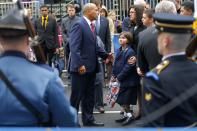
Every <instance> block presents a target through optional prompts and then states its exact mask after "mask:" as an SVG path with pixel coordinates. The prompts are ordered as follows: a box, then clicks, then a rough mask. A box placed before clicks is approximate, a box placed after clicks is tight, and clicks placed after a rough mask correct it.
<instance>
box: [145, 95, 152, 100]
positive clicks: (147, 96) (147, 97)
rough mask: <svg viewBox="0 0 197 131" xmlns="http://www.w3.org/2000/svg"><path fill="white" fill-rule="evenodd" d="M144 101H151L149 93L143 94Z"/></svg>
mask: <svg viewBox="0 0 197 131" xmlns="http://www.w3.org/2000/svg"><path fill="white" fill-rule="evenodd" d="M145 100H146V101H151V100H152V94H151V93H145Z"/></svg>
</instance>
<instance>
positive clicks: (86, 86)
mask: <svg viewBox="0 0 197 131" xmlns="http://www.w3.org/2000/svg"><path fill="white" fill-rule="evenodd" d="M95 77H96V73H86V74H84V75H80V74H78V73H71V84H72V85H71V86H72V90H71V97H70V102H71V105H72V106H73V107H75V108H76V109H77V111H79V104H80V102H81V109H82V122H83V123H88V122H90V121H93V120H94V116H93V108H94V89H95V88H94V81H95Z"/></svg>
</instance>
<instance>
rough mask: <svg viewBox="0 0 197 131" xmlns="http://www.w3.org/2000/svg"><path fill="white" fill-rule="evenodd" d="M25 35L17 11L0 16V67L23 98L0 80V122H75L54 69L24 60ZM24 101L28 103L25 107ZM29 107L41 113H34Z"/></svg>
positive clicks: (25, 30) (75, 116)
mask: <svg viewBox="0 0 197 131" xmlns="http://www.w3.org/2000/svg"><path fill="white" fill-rule="evenodd" d="M28 37H29V36H28V33H27V28H26V26H25V24H24V21H23V13H22V12H21V11H19V10H17V9H13V10H12V11H11V12H10V13H8V14H7V15H6V16H3V17H2V19H0V43H1V44H2V47H3V49H4V53H3V54H2V55H1V57H0V71H2V72H3V74H4V75H5V77H6V78H7V79H8V81H9V83H11V85H12V86H13V87H14V89H15V90H16V92H19V94H20V96H23V97H22V98H24V99H19V97H18V96H19V95H16V93H13V92H14V91H12V90H11V89H9V88H8V87H11V86H8V85H7V84H6V82H5V81H3V80H1V81H0V92H1V93H0V101H1V108H0V126H38V123H39V124H41V123H48V124H50V125H48V126H63V127H75V126H77V125H78V123H77V115H76V110H75V109H74V108H72V107H71V105H70V103H69V101H68V99H67V98H66V96H65V92H64V90H63V85H62V81H61V79H60V78H59V77H58V76H57V75H56V74H55V73H54V72H52V71H49V70H47V69H45V68H43V67H41V66H38V65H36V64H34V63H32V62H30V61H28V59H27V57H26V53H27V51H28V46H29V45H28V44H29V43H28ZM1 76H2V75H1ZM24 101H28V104H27V105H32V107H31V108H28V106H27V105H25V104H24ZM29 107H30V106H29ZM32 110H34V112H35V110H36V111H37V112H38V113H39V115H40V116H41V115H42V117H37V115H35V114H34V112H33V111H32ZM38 118H42V119H39V120H38ZM49 121H50V123H49ZM39 126H40V125H39Z"/></svg>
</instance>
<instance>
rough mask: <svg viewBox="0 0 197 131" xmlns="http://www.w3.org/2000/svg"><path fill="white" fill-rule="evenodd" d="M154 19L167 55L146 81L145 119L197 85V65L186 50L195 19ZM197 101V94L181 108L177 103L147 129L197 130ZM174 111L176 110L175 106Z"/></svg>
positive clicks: (160, 15) (162, 51) (168, 16)
mask: <svg viewBox="0 0 197 131" xmlns="http://www.w3.org/2000/svg"><path fill="white" fill-rule="evenodd" d="M154 19H155V25H156V27H157V29H158V31H159V36H158V51H159V53H160V54H161V55H163V59H162V62H161V64H159V65H158V66H156V68H155V69H153V70H152V71H150V72H148V73H147V74H146V76H145V78H144V80H143V98H142V106H143V111H142V114H143V116H144V117H147V116H148V115H150V114H151V113H153V112H155V111H158V110H159V109H160V108H161V107H163V106H164V105H166V104H167V103H169V102H171V101H172V99H174V98H175V97H177V96H179V95H180V94H182V93H184V92H185V91H187V90H190V89H191V88H193V87H195V86H196V84H197V64H196V63H194V62H192V61H191V60H189V59H188V58H187V57H186V55H185V48H186V47H187V45H188V44H189V41H190V38H191V33H192V23H193V21H194V18H193V17H190V16H180V15H174V14H164V13H156V14H155V15H154ZM190 93H191V92H190ZM185 96H187V95H184V97H185ZM179 100H180V99H179ZM179 100H178V101H179ZM196 100H197V93H196V95H193V96H192V97H190V98H188V99H187V100H186V101H184V102H182V103H181V104H177V102H178V101H174V102H175V103H174V104H173V105H176V104H177V106H175V107H174V108H173V109H172V110H170V111H168V112H167V113H164V114H158V112H157V114H156V115H157V116H156V115H155V116H154V117H155V118H156V119H155V120H153V121H152V120H150V119H148V120H147V121H148V122H149V123H148V124H147V125H146V126H156V127H163V126H165V127H179V126H189V125H191V126H195V125H196V124H197V123H196V122H197V117H196V116H197V101H196ZM171 107H173V106H172V105H171ZM165 110H168V108H166V109H165ZM160 111H161V110H160ZM159 115H161V116H159Z"/></svg>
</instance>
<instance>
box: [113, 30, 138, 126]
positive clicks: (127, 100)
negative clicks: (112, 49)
mask: <svg viewBox="0 0 197 131" xmlns="http://www.w3.org/2000/svg"><path fill="white" fill-rule="evenodd" d="M132 41H133V39H132V35H131V33H130V32H122V33H121V34H120V37H119V43H120V46H121V47H120V48H119V49H118V51H117V54H116V58H115V62H114V67H113V74H112V79H111V80H112V81H118V82H120V91H119V94H118V98H117V101H116V103H118V104H119V105H120V106H121V107H122V108H123V109H124V110H125V112H124V114H123V116H121V118H120V119H117V120H116V122H118V123H122V125H128V124H130V123H131V122H132V121H133V120H134V116H133V112H132V111H130V105H136V101H137V88H138V87H139V85H140V80H139V76H138V75H137V72H136V65H135V63H134V64H129V63H128V62H127V61H128V59H129V58H131V57H133V56H135V52H134V51H133V49H132V48H131V45H130V44H132Z"/></svg>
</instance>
